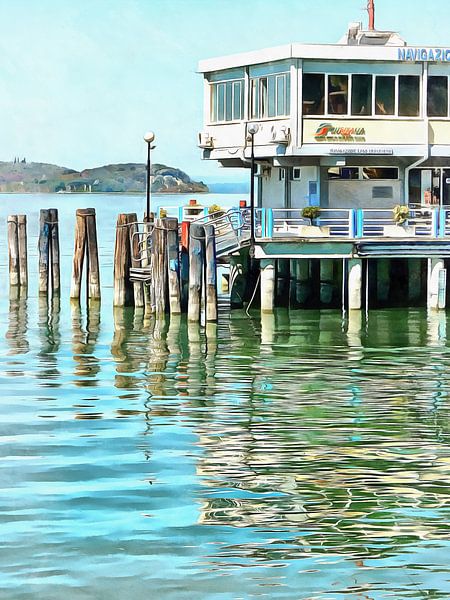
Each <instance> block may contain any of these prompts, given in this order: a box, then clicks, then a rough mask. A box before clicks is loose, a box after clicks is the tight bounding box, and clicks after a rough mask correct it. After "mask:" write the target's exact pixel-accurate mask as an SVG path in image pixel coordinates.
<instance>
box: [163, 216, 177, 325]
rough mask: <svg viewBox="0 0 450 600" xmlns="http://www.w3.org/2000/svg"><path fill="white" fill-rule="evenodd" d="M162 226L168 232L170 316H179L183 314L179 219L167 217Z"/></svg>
mask: <svg viewBox="0 0 450 600" xmlns="http://www.w3.org/2000/svg"><path fill="white" fill-rule="evenodd" d="M162 224H163V227H164V229H165V230H166V232H167V267H168V271H167V275H168V285H169V308H170V314H171V315H178V314H180V313H181V289H180V258H179V252H180V251H179V239H178V237H179V236H178V219H175V218H173V217H167V218H165V219H162Z"/></svg>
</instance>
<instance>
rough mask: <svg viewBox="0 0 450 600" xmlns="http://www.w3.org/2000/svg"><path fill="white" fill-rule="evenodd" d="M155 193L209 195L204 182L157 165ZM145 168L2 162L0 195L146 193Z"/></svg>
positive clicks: (153, 183)
mask: <svg viewBox="0 0 450 600" xmlns="http://www.w3.org/2000/svg"><path fill="white" fill-rule="evenodd" d="M151 187H152V192H162V193H190V192H194V193H199V192H207V191H208V187H207V186H206V185H205V184H203V183H202V182H196V181H192V180H191V179H190V177H189V175H187V174H186V173H185V172H184V171H181V170H180V169H177V168H173V167H168V166H167V165H161V164H154V165H152V169H151ZM145 189H146V166H145V165H144V164H140V163H124V164H116V165H105V166H103V167H96V168H93V169H84V170H83V171H75V170H74V169H69V168H67V167H60V166H58V165H52V164H48V163H37V162H31V163H27V162H23V161H20V162H19V161H17V160H16V161H14V162H0V193H29V192H31V193H37V192H46V193H49V192H85V191H91V192H128V193H132V192H144V191H145Z"/></svg>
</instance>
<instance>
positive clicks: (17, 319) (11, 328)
mask: <svg viewBox="0 0 450 600" xmlns="http://www.w3.org/2000/svg"><path fill="white" fill-rule="evenodd" d="M20 290H21V288H19V287H17V286H14V287H11V288H10V298H9V313H8V330H7V331H6V334H5V338H6V339H7V341H8V346H9V348H10V354H26V353H27V352H28V351H29V349H30V344H29V342H28V340H27V337H26V334H27V329H28V313H27V297H26V294H20V293H19V292H20Z"/></svg>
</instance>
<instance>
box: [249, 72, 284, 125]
mask: <svg viewBox="0 0 450 600" xmlns="http://www.w3.org/2000/svg"><path fill="white" fill-rule="evenodd" d="M289 80H290V75H289V73H282V74H279V75H268V76H267V77H259V78H254V79H251V80H250V90H251V97H250V105H251V111H250V112H251V116H252V119H266V118H272V117H278V116H283V115H288V114H289V99H288V94H289V91H288V90H290V81H289Z"/></svg>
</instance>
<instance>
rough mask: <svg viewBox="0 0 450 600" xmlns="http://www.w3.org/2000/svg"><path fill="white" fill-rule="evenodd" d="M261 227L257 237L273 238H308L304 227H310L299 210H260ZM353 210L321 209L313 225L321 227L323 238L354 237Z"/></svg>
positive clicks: (308, 221)
mask: <svg viewBox="0 0 450 600" xmlns="http://www.w3.org/2000/svg"><path fill="white" fill-rule="evenodd" d="M257 210H258V211H261V221H262V227H261V229H260V233H259V231H258V230H257V237H262V238H274V237H290V236H300V237H308V230H305V229H304V228H305V227H308V226H309V225H311V222H310V220H309V219H307V218H305V217H302V209H300V208H260V209H257ZM353 213H354V211H353V209H347V208H344V209H327V208H325V209H321V211H320V216H319V217H318V218H317V219H315V220H314V224H315V225H318V226H319V227H322V228H323V229H322V231H323V235H324V236H332V237H354V236H355V231H354V229H355V220H354V214H353Z"/></svg>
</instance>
